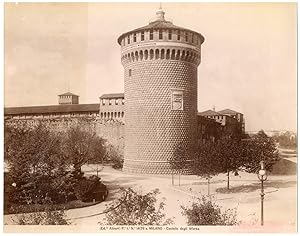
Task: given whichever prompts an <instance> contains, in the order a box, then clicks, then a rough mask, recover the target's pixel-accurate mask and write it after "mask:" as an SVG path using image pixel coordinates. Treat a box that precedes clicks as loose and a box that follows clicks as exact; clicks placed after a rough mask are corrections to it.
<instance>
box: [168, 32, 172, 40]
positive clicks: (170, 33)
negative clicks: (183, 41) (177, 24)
mask: <svg viewBox="0 0 300 236" xmlns="http://www.w3.org/2000/svg"><path fill="white" fill-rule="evenodd" d="M168 38H169V40H171V39H172V30H169V34H168Z"/></svg>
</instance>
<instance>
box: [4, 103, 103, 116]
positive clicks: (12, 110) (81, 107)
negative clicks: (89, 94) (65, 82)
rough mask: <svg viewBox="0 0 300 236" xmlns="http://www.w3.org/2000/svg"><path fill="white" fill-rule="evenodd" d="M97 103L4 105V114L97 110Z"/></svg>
mask: <svg viewBox="0 0 300 236" xmlns="http://www.w3.org/2000/svg"><path fill="white" fill-rule="evenodd" d="M99 106H100V105H99V104H98V103H97V104H69V105H51V106H30V107H6V108H4V115H18V114H47V113H69V112H95V111H96V112H98V111H99Z"/></svg>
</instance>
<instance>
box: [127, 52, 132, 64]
mask: <svg viewBox="0 0 300 236" xmlns="http://www.w3.org/2000/svg"><path fill="white" fill-rule="evenodd" d="M127 57H128V59H129V61H130V62H131V57H130V53H128V54H127Z"/></svg>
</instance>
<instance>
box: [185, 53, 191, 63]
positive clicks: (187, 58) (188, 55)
mask: <svg viewBox="0 0 300 236" xmlns="http://www.w3.org/2000/svg"><path fill="white" fill-rule="evenodd" d="M189 58H190V52H189V51H187V52H186V58H185V60H187V61H188V60H189Z"/></svg>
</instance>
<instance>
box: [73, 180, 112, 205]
mask: <svg viewBox="0 0 300 236" xmlns="http://www.w3.org/2000/svg"><path fill="white" fill-rule="evenodd" d="M74 191H75V195H76V197H77V199H78V200H81V201H83V202H91V201H93V200H94V199H95V201H104V200H105V198H106V196H107V195H108V190H107V188H106V186H105V185H104V184H103V183H101V181H100V178H99V177H97V176H96V175H92V176H90V177H89V178H82V179H81V180H79V181H78V183H77V184H76V185H75V187H74Z"/></svg>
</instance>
